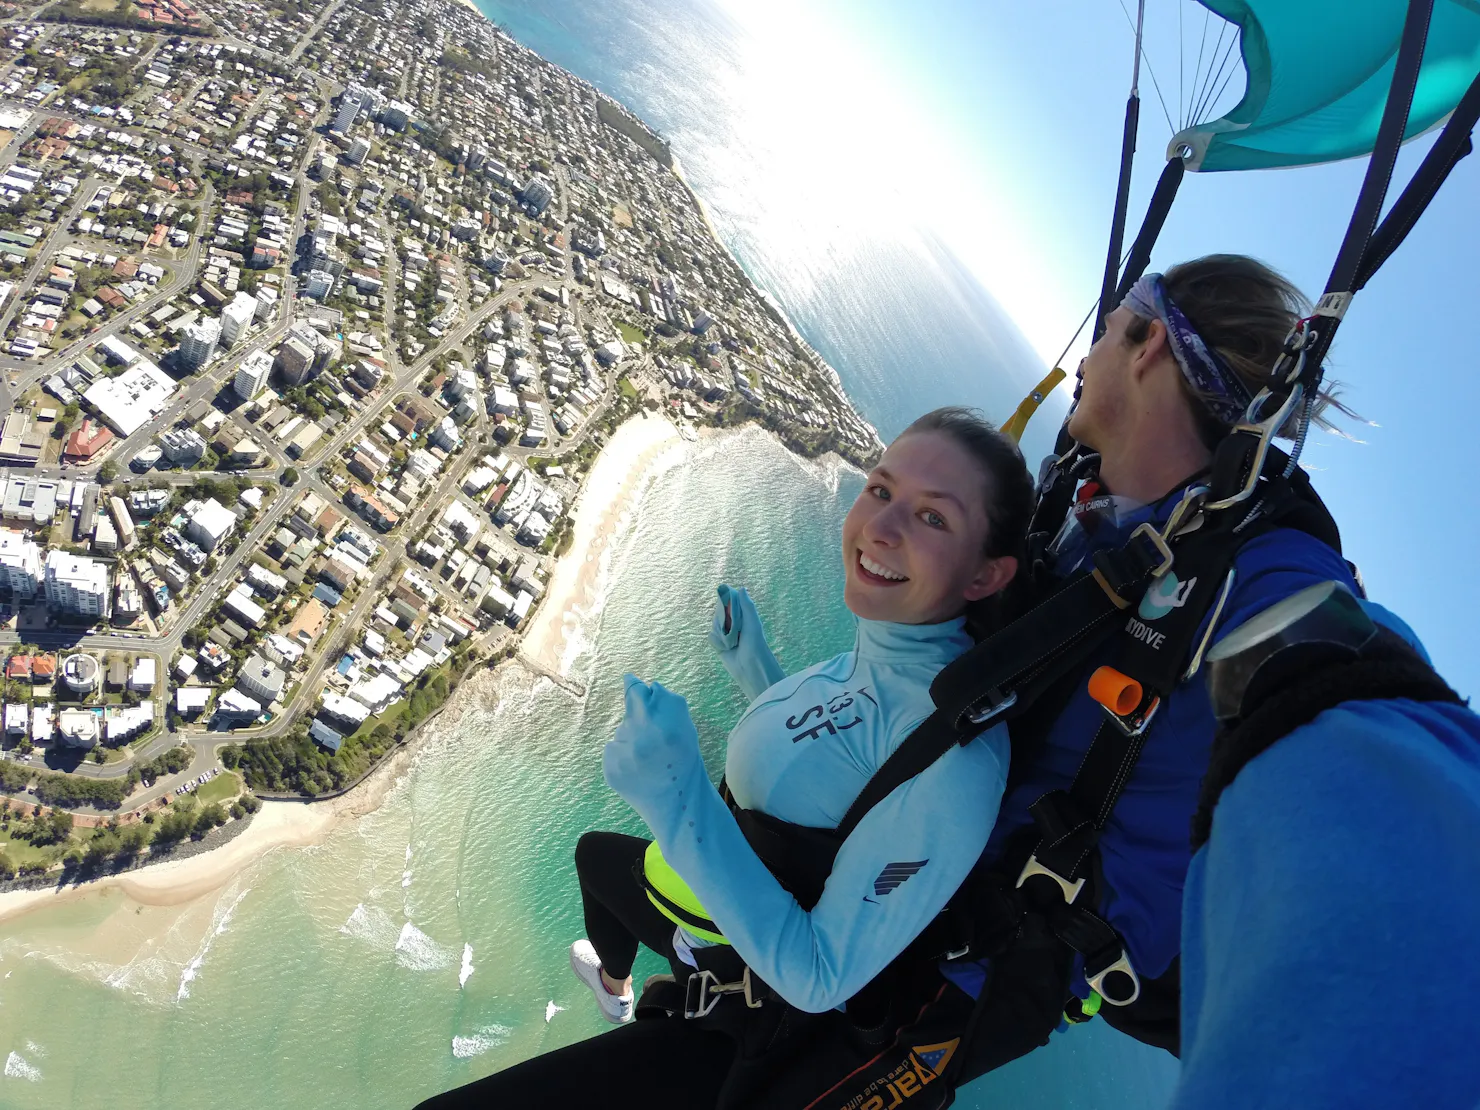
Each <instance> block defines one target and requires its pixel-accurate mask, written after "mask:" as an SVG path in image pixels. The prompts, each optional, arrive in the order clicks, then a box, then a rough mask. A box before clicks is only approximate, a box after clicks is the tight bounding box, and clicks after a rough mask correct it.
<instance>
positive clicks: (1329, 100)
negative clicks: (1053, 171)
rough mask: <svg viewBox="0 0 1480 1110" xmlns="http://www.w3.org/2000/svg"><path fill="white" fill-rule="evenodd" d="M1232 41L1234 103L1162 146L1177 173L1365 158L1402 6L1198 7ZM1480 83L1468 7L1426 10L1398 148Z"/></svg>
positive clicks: (1304, 1)
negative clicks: (1238, 56)
mask: <svg viewBox="0 0 1480 1110" xmlns="http://www.w3.org/2000/svg"><path fill="white" fill-rule="evenodd" d="M1199 2H1200V3H1202V5H1203V6H1204V7H1206V8H1208V9H1209V10H1210V11H1212V12H1213V13H1214V14H1215V15H1219V16H1222V17H1223V18H1224V19H1226V20H1228V21H1229V22H1230V23H1233V24H1235V25H1236V26H1237V27H1238V28H1239V29H1240V42H1239V49H1240V51H1241V53H1242V55H1243V62H1244V70H1245V73H1246V84H1245V92H1244V97H1243V99H1242V100H1241V101H1239V103H1238V105H1237V106H1236V107H1235V108H1234V109H1233V110H1232V111H1230V112H1229V113H1228V114H1226V115H1224V116H1223V117H1222V118H1220V119H1216V120H1211V121H1209V122H1207V123H1202V124H1197V125H1195V126H1192V127H1188V128H1186V129H1184V130H1182V131H1180V132H1178V133H1177V134H1176V135H1175V136H1173V138H1172V141H1171V145H1170V146H1169V147H1168V148H1167V156H1168V158H1174V157H1183V158H1185V159H1186V166H1187V168H1188V169H1189V170H1200V171H1202V172H1204V173H1208V172H1217V171H1223V170H1256V169H1273V168H1276V167H1280V166H1307V165H1312V164H1315V163H1318V162H1334V161H1337V160H1339V159H1342V158H1353V157H1357V156H1359V155H1364V154H1367V153H1369V152H1370V151H1371V150H1372V147H1373V144H1374V142H1375V141H1376V139H1377V127H1378V124H1379V123H1380V122H1381V120H1382V109H1383V105H1384V104H1385V103H1386V101H1387V94H1388V86H1389V84H1390V83H1391V81H1392V77H1393V66H1394V63H1395V61H1396V58H1397V53H1398V43H1399V40H1400V39H1401V38H1402V34H1403V18H1404V15H1405V14H1406V13H1407V10H1408V4H1407V2H1406V0H1199ZM1476 73H1480V0H1436V2H1435V4H1434V17H1433V22H1432V23H1431V24H1430V27H1429V37H1428V44H1427V48H1426V49H1425V51H1424V58H1423V69H1422V71H1421V72H1420V75H1419V79H1418V88H1417V90H1416V91H1415V93H1414V98H1413V108H1412V111H1411V112H1410V114H1409V117H1408V129H1407V131H1406V132H1405V134H1404V138H1405V139H1411V138H1413V137H1414V136H1415V135H1421V134H1422V133H1423V132H1425V131H1427V130H1428V129H1429V128H1431V127H1433V126H1435V125H1436V124H1439V123H1442V122H1443V121H1444V118H1445V117H1446V116H1448V115H1449V113H1450V112H1452V111H1453V110H1454V107H1455V105H1456V104H1457V103H1458V102H1459V99H1460V97H1461V96H1463V95H1464V92H1465V90H1466V89H1467V88H1468V87H1469V85H1470V82H1471V81H1473V80H1474V79H1475V75H1476Z"/></svg>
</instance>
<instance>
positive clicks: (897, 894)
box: [607, 591, 1008, 1012]
mask: <svg viewBox="0 0 1480 1110" xmlns="http://www.w3.org/2000/svg"><path fill="white" fill-rule="evenodd" d="M730 596H731V597H732V600H733V604H732V608H733V609H734V611H735V613H736V617H737V619H736V620H735V621H734V622H732V627H731V630H730V634H726V633H725V632H724V631H723V630H722V629H717V630H716V635H715V637H714V639H715V645H716V647H717V648H718V650H719V653H720V658H721V659H722V660H723V661H724V663H725V666H726V668H727V669H728V670H729V671H730V673H731V674H732V675H733V676H734V677H735V679H736V681H737V683H738V684H739V685H740V687H741V689H742V690H743V691H744V692H745V693H746V695H747V696H749V697H751V698H752V699H753V700H752V703H751V705H750V707H749V708H748V709H747V710H746V711H745V713H744V715H743V716H742V717H741V718H740V720H739V722H738V723H737V724H736V725H735V728H734V730H733V731H732V732H731V733H730V738H729V747H728V752H727V756H726V763H725V771H726V780H727V782H728V784H729V787H730V790H731V792H732V793H733V795H734V797H735V800H736V802H738V803H739V804H740V805H741V806H742V807H744V808H746V809H756V810H760V811H761V812H764V813H767V814H769V815H771V816H772V817H777V818H780V819H781V820H783V821H789V822H791V823H793V824H798V825H806V826H810V827H813V828H836V827H837V825H838V823H839V822H840V821H841V820H842V818H843V816H844V814H845V813H847V811H848V808H849V807H850V806H851V805H852V804H853V801H854V799H855V798H857V796H858V794H859V792H860V791H861V790H862V789H863V787H864V785H865V784H866V783H867V782H868V780H869V779H870V778H871V777H872V776H873V774H874V772H875V771H877V770H878V768H879V767H880V766H881V765H882V764H883V763H884V761H885V760H886V759H887V758H888V757H889V755H890V754H891V753H892V752H893V751H894V749H895V748H896V747H898V746H899V744H900V742H901V741H903V740H904V738H905V737H906V736H908V735H909V734H910V733H911V732H912V731H914V729H915V726H916V725H918V724H919V723H920V722H921V721H923V720H924V719H925V718H926V717H927V716H929V715H930V713H931V712H932V710H933V708H934V707H933V705H932V703H931V700H930V682H931V680H932V679H933V678H934V677H935V675H936V673H937V672H938V671H939V670H940V669H941V668H942V667H943V666H945V665H946V664H947V663H949V662H950V661H951V660H952V659H955V658H956V657H957V656H958V655H960V654H961V653H962V652H963V651H965V650H966V649H967V648H969V647H970V646H971V637H970V636H969V635H967V633H966V632H965V631H964V628H963V622H962V621H961V620H954V621H949V622H947V623H945V624H937V625H902V624H885V623H881V622H877V621H859V622H858V638H857V642H856V644H855V646H854V648H853V650H852V651H847V652H844V653H843V654H842V655H839V656H837V657H835V658H833V659H829V660H827V661H826V662H823V663H818V664H817V665H816V666H813V667H809V668H807V669H806V670H804V671H802V672H800V673H798V674H794V675H791V676H790V677H784V676H782V674H781V669H780V667H778V666H777V665H776V663H775V660H774V659H773V658H772V657H771V655H770V652H769V650H768V649H767V648H766V646H765V639H764V635H763V633H762V630H761V626H760V619H759V617H758V616H757V615H756V614H755V610H754V607H753V606H751V605H750V604H749V599H748V597H745V596H744V595H743V593H740V592H738V591H736V592H733V593H732V594H731V595H730ZM1007 761H1008V745H1007V734H1006V730H1005V729H1004V728H1000V727H999V728H996V729H993V730H990V731H988V732H987V733H985V734H983V735H982V736H980V737H978V738H977V739H976V740H974V741H973V742H972V743H970V744H968V745H966V746H965V747H957V748H954V749H953V750H951V751H950V752H948V753H947V754H946V755H945V756H943V757H942V758H941V759H940V760H938V761H937V762H936V763H935V764H934V765H933V766H932V767H930V768H929V769H927V770H926V771H924V772H923V773H921V774H920V775H918V776H917V777H916V778H914V779H912V780H911V781H909V782H907V783H905V784H904V785H902V786H900V787H899V788H897V789H896V790H895V791H894V792H893V793H891V794H890V795H889V796H888V797H887V798H885V799H884V800H883V801H882V802H880V803H879V804H878V805H877V806H875V807H874V808H873V809H872V810H870V811H869V813H868V815H867V816H866V817H865V818H864V819H863V821H862V822H861V823H860V824H859V825H858V827H857V828H856V829H854V831H853V833H852V834H851V835H850V836H849V837H848V839H847V840H846V841H845V842H844V844H843V846H842V848H841V849H840V850H839V852H838V855H837V859H836V860H835V862H834V864H833V870H832V874H831V876H830V877H829V879H828V881H827V886H826V888H825V890H824V891H823V894H822V897H821V899H820V900H819V901H818V903H817V904H816V905H815V906H814V907H813V908H812V909H811V911H810V912H804V911H803V910H802V908H801V907H800V906H799V905H798V904H797V902H796V900H795V899H794V898H792V896H791V895H790V894H788V893H787V892H786V891H785V890H784V889H783V888H782V887H781V885H780V883H778V882H777V881H776V879H775V878H774V877H773V876H772V874H771V873H770V871H768V870H767V869H766V866H765V865H764V864H763V863H761V861H760V859H759V858H758V857H757V856H756V854H755V852H754V851H753V850H752V849H751V847H750V845H749V843H747V841H746V840H745V837H744V836H743V835H742V834H741V832H740V829H739V826H738V825H736V823H735V820H734V818H733V816H731V814H730V811H729V809H728V807H727V806H726V805H725V803H724V802H723V801H722V800H721V798H720V796H719V794H718V792H717V791H716V790H715V789H714V788H713V786H711V785H710V784H709V781H708V779H707V778H706V777H704V776H703V773H702V772H703V767H702V765H699V766H698V768H697V771H694V770H691V769H690V768H691V767H692V765H691V764H688V763H686V764H685V765H684V766H680V767H674V768H672V769H671V770H672V772H673V775H672V778H673V782H672V784H671V785H670V784H669V783H668V781H667V779H668V778H669V777H670V776H669V774H668V773H667V772H668V771H669V770H670V769H669V768H667V767H664V768H661V769H658V768H655V771H656V774H655V775H654V774H648V773H644V771H643V770H642V769H641V768H637V767H633V768H632V769H630V770H629V769H628V768H627V767H626V766H625V765H624V766H621V767H614V761H612V760H610V759H609V760H608V764H607V768H608V770H607V777H608V781H609V782H610V783H611V784H612V786H613V787H614V788H615V789H617V790H618V791H619V792H620V793H621V794H622V795H623V797H625V798H627V800H628V801H630V802H631V803H632V804H633V805H634V806H635V807H636V808H637V809H638V811H639V812H640V813H642V815H643V817H644V818H645V819H646V820H647V821H648V824H649V827H650V828H651V829H652V830H653V834H654V836H655V837H656V838H657V841H658V845H659V847H660V848H661V849H662V851H663V856H664V858H665V859H666V860H667V861H668V862H669V863H670V864H671V865H672V866H673V868H674V869H675V870H676V871H677V872H678V873H679V874H680V875H682V876H683V878H684V880H685V881H686V882H687V883H688V884H689V886H690V888H691V889H692V890H693V892H694V893H695V894H696V895H697V896H698V897H699V900H700V901H701V902H702V903H703V904H704V907H705V908H706V909H707V910H708V912H709V916H710V917H711V918H712V919H713V920H714V922H715V923H716V924H718V925H719V927H720V929H721V930H722V931H723V932H724V934H725V936H726V938H727V939H728V940H729V941H730V942H731V943H732V944H733V945H734V946H735V951H736V952H738V953H739V954H740V956H741V957H742V958H743V959H744V960H745V962H746V963H747V964H749V965H750V967H752V968H753V969H754V970H755V971H756V972H757V973H758V974H759V975H760V976H761V978H762V979H764V980H765V981H766V982H767V983H768V984H770V985H771V986H772V987H773V988H775V989H776V990H777V991H778V992H779V993H780V994H781V996H782V997H783V998H785V999H786V1000H787V1001H788V1002H790V1003H791V1004H792V1005H794V1006H797V1007H798V1008H800V1009H803V1010H808V1011H813V1012H821V1011H823V1010H827V1009H830V1008H833V1007H835V1006H838V1005H839V1004H841V1003H843V1002H845V1001H846V1000H847V999H848V998H849V997H851V996H852V995H854V994H856V993H857V992H858V990H859V989H860V988H861V987H863V986H864V985H865V984H867V983H868V981H869V980H871V979H872V978H873V977H874V976H875V975H877V974H878V973H879V972H880V971H882V970H883V969H884V967H885V966H887V965H888V963H889V962H890V961H891V960H893V959H894V957H895V956H897V955H898V954H899V953H900V952H902V951H903V950H904V948H905V946H906V945H908V944H909V942H910V941H911V940H913V939H914V938H915V937H916V936H917V935H918V934H919V932H920V931H921V930H922V929H923V928H924V927H925V926H926V925H927V924H928V923H929V922H930V921H931V919H932V918H934V917H935V915H936V914H937V913H939V912H940V910H941V908H942V907H943V906H944V905H945V903H946V901H947V900H948V899H949V898H950V896H951V895H952V894H953V893H955V891H956V889H957V888H958V887H959V886H960V885H961V883H962V881H963V880H964V879H965V877H966V875H967V873H968V872H969V871H970V869H971V867H972V865H973V864H974V863H975V862H976V860H977V858H978V857H979V856H980V854H981V851H982V849H983V847H984V846H985V845H986V842H987V836H988V834H989V833H990V831H991V829H992V823H993V821H994V820H995V818H996V815H997V802H998V800H999V799H1000V798H1001V796H1002V791H1003V787H1004V785H1005V783H1006V779H1007ZM655 780H657V781H655ZM675 800H676V804H675Z"/></svg>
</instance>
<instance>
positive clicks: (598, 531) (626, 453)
mask: <svg viewBox="0 0 1480 1110" xmlns="http://www.w3.org/2000/svg"><path fill="white" fill-rule="evenodd" d="M685 442H686V441H685V440H684V439H683V438H682V437H681V436H680V435H679V432H678V429H677V427H676V426H675V425H674V424H673V422H672V421H670V420H669V419H668V418H667V417H666V416H663V415H661V414H658V415H655V414H651V413H643V414H642V415H637V416H633V417H630V418H629V419H627V420H625V421H623V423H622V424H621V425H620V426H618V428H617V430H616V431H615V432H613V433H612V436H611V438H610V439H609V440H608V441H607V443H606V444H605V445H604V446H603V447H602V449H601V452H600V453H599V454H598V456H597V458H596V461H595V462H594V463H593V464H592V467H591V470H590V471H589V473H588V474H587V475H586V480H585V481H584V482H583V483H582V486H581V492H580V494H579V495H578V497H577V499H576V503H575V505H574V506H573V507H572V510H571V518H572V537H573V539H572V543H571V548H570V550H569V551H567V552H566V553H565V554H564V555H562V556H561V557H560V558H559V559H558V560H557V561H556V566H555V572H554V573H553V574H552V575H551V579H550V583H549V586H548V588H547V591H546V596H545V598H544V600H543V602H542V603H541V605H540V607H539V609H538V610H537V611H536V613H535V617H534V620H533V622H532V623H531V624H530V626H529V628H528V629H527V630H526V632H525V633H524V634H523V635H522V636H521V637H520V641H521V642H520V648H519V651H518V653H517V654H516V655H515V656H514V657H513V658H511V659H509V660H506V661H504V662H502V663H499V664H496V665H493V666H482V667H479V668H478V669H476V670H474V671H473V672H472V673H471V674H469V675H468V676H467V678H465V679H464V680H463V681H462V682H461V683H460V684H459V685H458V688H457V689H456V690H455V691H454V692H453V694H452V697H451V698H450V699H449V700H448V701H447V703H446V704H445V705H444V706H443V707H442V708H441V710H440V711H439V712H437V713H436V714H435V715H434V716H432V717H430V718H428V719H427V720H426V721H424V722H423V723H422V725H421V726H420V728H418V729H417V731H416V732H415V733H414V734H413V735H412V736H411V737H410V738H409V739H408V740H407V742H406V743H404V744H402V745H400V746H399V747H398V748H397V749H396V751H395V752H394V753H393V754H392V755H390V756H389V757H388V758H387V759H385V760H384V761H383V762H381V763H380V764H379V765H378V766H376V767H375V768H373V769H372V770H371V771H370V772H369V773H368V774H367V775H366V776H365V777H364V778H363V779H361V780H360V782H358V783H357V784H355V785H354V786H353V787H351V788H350V789H349V790H348V791H346V792H345V793H344V794H341V795H338V796H336V797H333V798H326V799H323V800H318V801H314V800H310V799H304V800H302V801H283V800H271V801H269V800H266V799H263V801H262V808H261V809H260V810H259V811H258V812H257V813H256V814H254V815H253V816H252V818H251V820H250V823H249V824H248V826H247V828H246V829H245V830H243V831H242V832H241V833H239V834H237V835H236V836H234V837H232V838H231V839H230V840H228V841H226V842H225V843H223V844H221V845H219V846H216V847H213V848H209V849H207V850H205V851H202V852H199V853H197V854H195V855H192V856H190V857H188V858H185V859H162V860H160V861H158V862H155V863H145V864H144V865H142V866H140V867H136V868H133V869H131V870H128V871H122V872H118V873H117V874H107V875H100V876H98V877H97V878H93V879H88V880H86V881H84V882H80V883H71V884H68V885H67V886H65V887H58V886H56V885H48V886H45V887H41V888H36V889H22V890H11V891H6V892H4V893H0V922H7V921H12V920H14V919H16V918H18V917H21V916H23V915H25V914H28V913H31V912H32V911H35V910H39V909H43V908H46V907H49V906H59V905H62V904H64V903H66V902H71V901H75V900H77V899H80V898H85V897H88V896H89V895H93V894H97V893H99V892H102V891H106V890H114V889H116V890H120V891H121V892H122V893H123V894H124V895H125V896H127V897H128V898H131V899H133V900H134V901H135V902H138V903H141V904H143V905H148V906H176V905H181V904H183V903H185V902H189V901H193V900H195V899H197V898H202V897H205V896H206V895H209V894H212V893H214V892H215V891H218V890H220V889H221V888H222V887H224V886H226V885H227V883H229V882H230V881H231V880H232V879H233V878H235V877H236V876H237V875H238V874H239V873H240V872H242V871H243V870H245V869H246V868H247V867H249V866H251V865H253V864H255V863H257V862H258V861H259V860H261V859H262V858H264V857H266V856H267V855H269V854H270V853H272V852H273V851H275V850H276V849H278V848H307V847H312V846H314V845H317V844H322V843H324V841H326V840H327V839H328V838H329V837H330V835H332V834H333V833H334V831H335V830H336V829H338V828H339V827H340V826H341V825H343V824H344V823H345V822H346V821H347V820H353V819H357V818H360V817H363V816H365V815H367V814H369V813H373V812H374V811H375V810H376V809H378V808H379V807H380V805H381V803H382V802H383V801H384V800H385V797H386V795H387V794H389V793H390V791H391V789H392V788H393V787H394V786H395V785H396V783H397V782H399V781H400V779H401V776H402V774H403V773H404V772H405V771H406V770H407V769H408V767H409V765H410V763H411V761H412V760H413V759H414V758H415V757H416V754H417V753H418V752H419V751H420V750H421V748H422V747H423V745H425V744H426V742H427V740H428V739H429V738H430V737H432V736H434V735H440V733H441V729H442V728H443V727H444V726H446V727H452V728H455V727H456V726H457V724H458V722H459V721H460V720H461V719H462V716H463V714H464V713H466V712H467V711H468V710H469V709H470V708H472V707H473V706H476V705H478V704H480V703H481V702H482V700H483V695H484V693H485V690H486V688H487V687H489V686H490V685H491V684H492V683H493V681H494V679H495V676H496V675H497V674H498V672H499V670H500V669H501V668H503V667H506V666H519V665H521V664H523V665H525V666H530V665H532V666H533V667H534V668H535V669H544V670H546V671H548V672H549V673H553V674H563V672H564V663H565V660H564V658H563V656H564V655H565V653H566V651H567V648H568V644H569V638H570V633H571V631H572V629H573V628H574V627H575V625H576V624H577V623H578V622H579V620H580V618H581V616H582V615H583V614H584V612H585V611H588V610H589V607H590V605H591V604H592V602H593V601H594V600H595V594H596V590H597V587H598V586H599V584H600V579H601V570H602V567H603V564H604V560H603V558H602V556H603V555H604V554H605V553H606V551H607V550H608V549H609V547H610V544H611V541H612V540H613V539H614V538H615V536H616V535H617V533H618V531H619V530H620V528H621V526H622V524H623V522H624V518H626V517H628V516H629V514H631V513H632V512H633V510H634V509H635V507H636V503H637V500H638V498H639V497H640V495H641V492H642V491H643V490H644V489H646V488H647V486H648V484H649V480H650V478H651V476H652V475H653V473H654V471H655V468H656V466H657V465H658V464H659V463H660V462H661V460H662V458H663V456H664V455H666V454H667V453H668V452H669V451H671V450H673V449H674V448H675V447H676V446H681V445H683V444H684V443H685ZM545 660H548V661H549V662H548V663H546V662H544V661H545Z"/></svg>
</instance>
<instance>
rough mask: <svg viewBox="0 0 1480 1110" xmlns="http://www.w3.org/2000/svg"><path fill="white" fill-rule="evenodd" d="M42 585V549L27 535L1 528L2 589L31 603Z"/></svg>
mask: <svg viewBox="0 0 1480 1110" xmlns="http://www.w3.org/2000/svg"><path fill="white" fill-rule="evenodd" d="M40 585H41V549H40V548H39V547H38V546H37V545H36V542H35V541H34V540H31V539H28V538H26V535H25V533H23V532H16V531H13V530H11V529H9V528H0V589H8V590H10V592H11V596H12V597H13V598H14V599H15V600H16V601H30V600H31V599H32V598H34V597H35V596H36V591H37V589H39V588H40Z"/></svg>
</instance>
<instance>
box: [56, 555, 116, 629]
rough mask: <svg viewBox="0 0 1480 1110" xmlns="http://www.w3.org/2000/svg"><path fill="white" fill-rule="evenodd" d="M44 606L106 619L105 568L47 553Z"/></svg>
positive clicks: (93, 562) (83, 558) (83, 559)
mask: <svg viewBox="0 0 1480 1110" xmlns="http://www.w3.org/2000/svg"><path fill="white" fill-rule="evenodd" d="M45 576H46V577H45V581H46V603H47V604H48V605H49V606H51V607H52V608H53V609H58V610H61V611H62V612H64V613H74V614H76V615H78V616H83V617H106V616H107V615H108V564H106V563H102V562H99V561H98V560H96V559H89V558H87V557H86V556H85V555H73V554H71V553H70V552H66V551H58V550H57V549H56V548H52V549H51V550H49V551H47V553H46V570H45Z"/></svg>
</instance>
